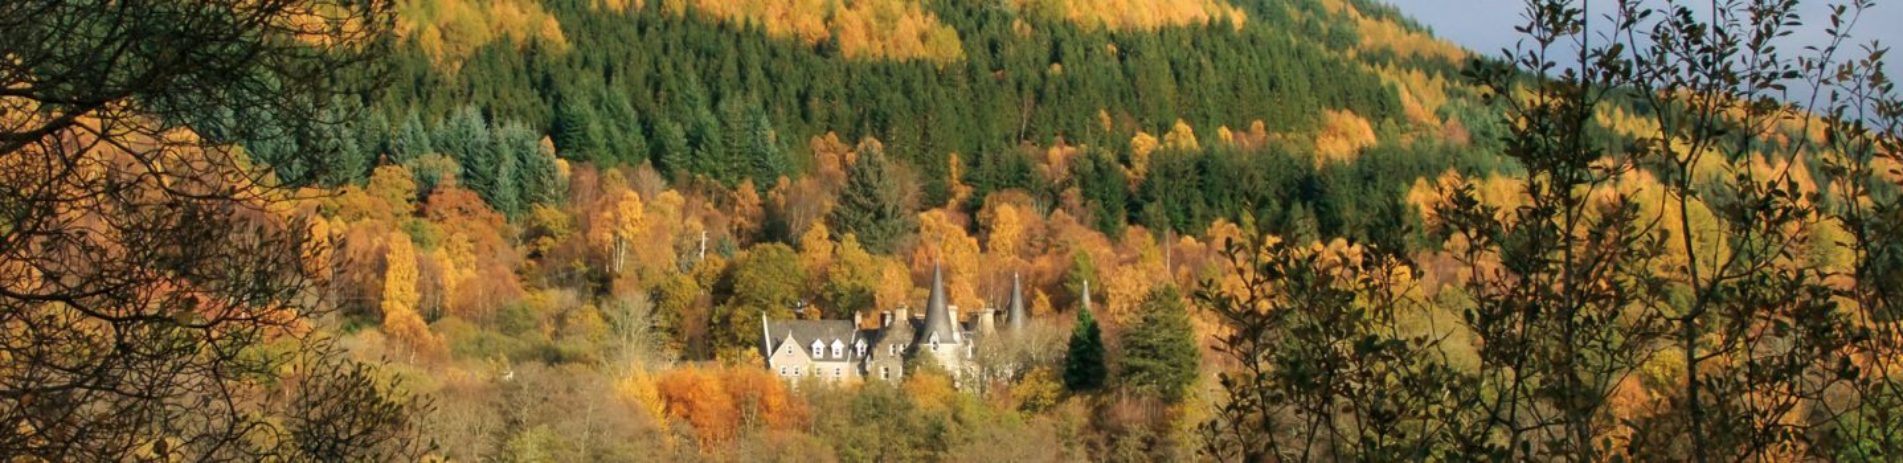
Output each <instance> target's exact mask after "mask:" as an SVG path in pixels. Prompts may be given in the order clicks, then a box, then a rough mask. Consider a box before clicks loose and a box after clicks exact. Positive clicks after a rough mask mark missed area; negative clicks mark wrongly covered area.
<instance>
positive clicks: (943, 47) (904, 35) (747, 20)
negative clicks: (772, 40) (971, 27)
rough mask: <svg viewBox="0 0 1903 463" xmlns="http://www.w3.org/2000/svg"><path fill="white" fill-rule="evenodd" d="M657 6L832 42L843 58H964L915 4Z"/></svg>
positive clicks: (682, 2)
mask: <svg viewBox="0 0 1903 463" xmlns="http://www.w3.org/2000/svg"><path fill="white" fill-rule="evenodd" d="M662 5H663V6H664V9H666V10H667V11H669V12H672V13H674V14H687V13H688V12H689V11H692V12H694V13H697V14H702V15H706V16H708V17H710V18H713V19H714V20H717V21H723V22H729V23H736V24H746V25H752V26H757V27H760V28H761V29H763V30H765V31H766V33H767V35H770V36H774V37H781V38H788V39H795V40H799V41H801V42H804V43H808V44H814V43H819V42H821V41H823V40H826V39H827V38H833V39H836V40H837V41H838V44H839V51H840V52H841V53H843V54H845V55H846V57H848V58H860V59H891V60H912V59H925V60H931V61H938V62H945V61H952V60H956V59H958V58H961V57H963V56H964V45H963V44H961V43H960V42H959V39H958V31H956V30H953V29H952V28H951V26H948V25H945V24H944V23H941V22H939V21H938V17H937V16H935V15H933V14H932V13H931V12H930V11H927V10H926V9H925V8H924V6H923V5H921V4H919V3H918V2H915V1H905V0H858V1H834V0H666V1H665V2H664V3H662Z"/></svg>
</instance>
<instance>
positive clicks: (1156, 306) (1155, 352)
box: [1118, 286, 1202, 401]
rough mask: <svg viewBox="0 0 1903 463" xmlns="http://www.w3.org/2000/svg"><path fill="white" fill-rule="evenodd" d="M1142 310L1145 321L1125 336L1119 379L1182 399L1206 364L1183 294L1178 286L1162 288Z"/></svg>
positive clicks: (1132, 386)
mask: <svg viewBox="0 0 1903 463" xmlns="http://www.w3.org/2000/svg"><path fill="white" fill-rule="evenodd" d="M1141 310H1142V315H1141V319H1140V320H1141V321H1139V322H1138V323H1137V324H1136V325H1134V326H1131V327H1130V329H1129V330H1128V331H1125V332H1124V333H1123V358H1122V359H1121V361H1119V362H1118V365H1119V366H1120V367H1121V369H1120V370H1119V371H1121V372H1122V373H1121V374H1120V376H1119V378H1121V381H1122V382H1123V384H1124V385H1125V386H1126V387H1129V388H1130V389H1132V390H1135V391H1137V392H1141V393H1146V394H1153V395H1155V396H1158V397H1162V398H1163V399H1165V400H1169V401H1176V400H1181V399H1182V397H1183V393H1184V391H1186V390H1187V389H1188V388H1189V385H1190V384H1192V383H1194V382H1195V381H1196V369H1197V367H1198V366H1199V365H1200V364H1201V362H1202V354H1201V353H1200V352H1198V351H1197V350H1196V331H1195V329H1194V328H1193V327H1191V326H1190V322H1189V310H1188V309H1186V308H1185V307H1184V306H1183V296H1182V293H1180V292H1178V291H1177V290H1176V287H1174V286H1164V287H1162V288H1158V289H1157V290H1155V291H1151V292H1150V294H1149V295H1148V296H1146V297H1144V299H1143V305H1142V308H1141Z"/></svg>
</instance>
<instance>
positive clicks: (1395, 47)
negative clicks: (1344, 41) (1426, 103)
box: [1322, 0, 1467, 64]
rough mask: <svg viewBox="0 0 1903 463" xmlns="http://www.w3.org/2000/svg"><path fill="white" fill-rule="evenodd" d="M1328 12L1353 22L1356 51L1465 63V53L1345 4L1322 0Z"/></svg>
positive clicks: (1332, 0)
mask: <svg viewBox="0 0 1903 463" xmlns="http://www.w3.org/2000/svg"><path fill="white" fill-rule="evenodd" d="M1322 3H1323V4H1325V5H1326V6H1327V8H1328V10H1329V11H1332V12H1334V13H1336V14H1340V15H1343V16H1346V17H1348V18H1349V19H1351V20H1353V21H1354V23H1355V31H1356V32H1359V33H1360V35H1361V42H1360V43H1359V44H1358V46H1357V48H1358V49H1360V50H1386V51H1390V52H1393V53H1394V54H1395V55H1398V56H1400V57H1403V58H1424V59H1436V60H1441V61H1444V62H1448V63H1454V64H1459V63H1461V62H1463V61H1466V59H1467V50H1465V49H1462V48H1460V47H1459V46H1456V45H1454V44H1452V43H1448V42H1447V41H1444V40H1440V39H1437V38H1434V36H1431V35H1428V34H1426V33H1422V32H1416V31H1411V30H1408V29H1407V28H1406V27H1404V26H1402V25H1400V24H1397V23H1394V22H1391V21H1386V20H1380V19H1374V18H1369V17H1367V16H1366V15H1364V14H1362V13H1361V10H1359V9H1357V8H1355V6H1354V5H1352V4H1349V3H1348V2H1347V1H1345V0H1324V1H1323V2H1322Z"/></svg>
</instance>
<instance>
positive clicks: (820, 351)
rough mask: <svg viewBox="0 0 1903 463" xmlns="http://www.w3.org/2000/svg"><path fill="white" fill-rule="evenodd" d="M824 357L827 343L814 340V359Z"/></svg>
mask: <svg viewBox="0 0 1903 463" xmlns="http://www.w3.org/2000/svg"><path fill="white" fill-rule="evenodd" d="M824 355H826V343H823V342H819V341H818V340H814V341H813V358H820V357H822V356H824Z"/></svg>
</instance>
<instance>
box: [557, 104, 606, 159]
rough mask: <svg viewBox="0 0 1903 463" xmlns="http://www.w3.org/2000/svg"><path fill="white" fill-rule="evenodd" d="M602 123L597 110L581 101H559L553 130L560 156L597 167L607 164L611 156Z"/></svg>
mask: <svg viewBox="0 0 1903 463" xmlns="http://www.w3.org/2000/svg"><path fill="white" fill-rule="evenodd" d="M599 119H600V118H599V117H597V116H596V115H595V111H594V109H593V108H590V107H589V105H588V104H587V102H585V101H582V100H581V99H580V98H573V97H568V96H566V95H564V96H563V97H562V98H561V99H559V100H557V101H556V103H555V121H554V122H555V124H554V127H553V128H552V130H550V132H551V133H550V138H553V139H554V140H555V148H556V153H557V154H559V155H561V156H562V157H564V158H568V159H585V160H588V161H590V162H594V163H596V164H603V163H604V162H605V161H607V160H608V159H609V158H608V154H609V153H608V152H607V150H606V149H604V146H603V145H604V143H603V142H602V136H601V125H600V123H599V122H598V121H599Z"/></svg>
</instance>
